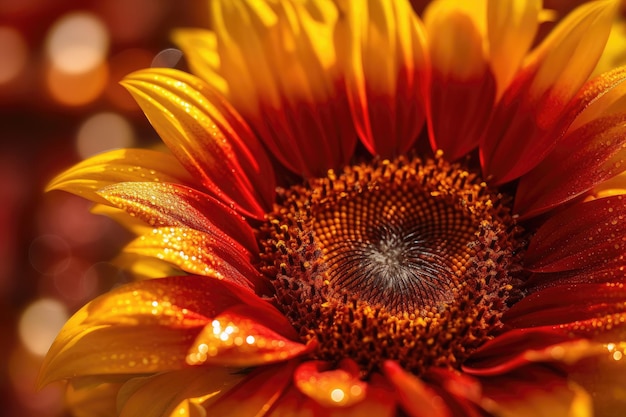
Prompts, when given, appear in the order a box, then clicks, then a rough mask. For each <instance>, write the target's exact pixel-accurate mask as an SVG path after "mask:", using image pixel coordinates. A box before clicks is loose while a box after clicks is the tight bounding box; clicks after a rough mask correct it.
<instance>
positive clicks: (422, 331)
mask: <svg viewBox="0 0 626 417" xmlns="http://www.w3.org/2000/svg"><path fill="white" fill-rule="evenodd" d="M507 203H508V199H507V198H506V197H505V196H502V195H499V194H495V193H493V192H491V191H490V190H489V189H488V187H487V186H486V185H485V184H484V183H483V182H481V181H480V180H479V178H478V176H476V175H475V174H471V173H469V172H468V171H466V170H463V169H462V168H461V167H460V166H458V165H451V164H448V163H447V162H445V161H444V160H443V159H442V158H441V156H440V155H438V156H437V157H436V159H435V160H428V161H422V160H420V159H418V158H414V159H410V160H409V159H407V158H404V157H400V158H398V159H396V160H394V161H387V160H385V161H374V162H372V163H370V164H362V165H356V166H352V167H347V168H345V169H344V171H343V172H342V173H340V174H336V173H334V172H332V171H331V172H329V173H328V176H327V177H326V178H319V179H313V180H309V182H308V183H307V184H306V185H302V186H294V187H291V188H289V189H287V190H282V191H281V192H279V203H278V204H277V205H276V207H275V209H274V211H273V212H272V213H271V214H270V215H268V221H267V222H266V223H265V225H264V226H263V227H262V228H261V233H260V238H261V242H262V245H263V248H264V252H263V253H262V254H261V259H262V266H261V269H262V270H263V271H264V272H265V273H266V274H267V275H268V276H269V277H270V279H271V280H272V282H273V284H274V287H275V290H276V294H275V298H276V302H277V304H278V305H279V307H280V308H281V309H282V311H283V312H284V313H285V315H286V316H287V317H288V318H289V319H290V320H291V322H292V323H293V324H294V326H295V327H296V328H297V329H300V334H301V337H302V338H303V341H308V340H311V339H315V340H316V341H317V342H318V346H319V347H318V349H317V351H316V352H315V353H314V355H315V356H316V357H317V358H320V359H325V360H330V361H338V360H340V359H342V358H346V357H349V358H352V359H354V360H356V361H357V363H359V365H360V366H361V368H362V370H363V372H364V374H367V373H369V372H371V371H374V370H376V369H379V368H380V365H381V363H382V361H384V360H387V359H391V360H397V361H399V362H400V363H401V364H402V365H403V366H404V367H405V368H408V369H409V370H411V371H412V372H414V373H421V372H423V371H425V370H426V369H427V368H428V367H430V366H445V367H452V368H458V367H459V366H460V365H461V364H462V362H463V360H464V359H465V357H467V355H469V353H470V352H471V351H473V350H475V349H476V348H477V347H478V346H480V345H481V344H483V343H484V342H485V341H487V340H489V339H490V338H492V337H493V335H494V334H495V333H496V332H497V331H498V330H500V328H501V324H500V317H501V315H502V313H503V312H504V310H505V309H506V308H507V300H508V299H510V298H511V296H512V295H513V292H514V289H513V288H514V281H515V279H516V277H515V273H516V272H517V271H518V270H519V268H518V267H517V265H518V264H517V257H516V255H515V253H518V252H519V250H520V249H521V246H522V244H521V240H520V239H518V238H517V236H518V235H519V229H518V228H517V227H516V226H515V223H514V221H513V219H512V217H511V216H510V214H509V209H508V204H507Z"/></svg>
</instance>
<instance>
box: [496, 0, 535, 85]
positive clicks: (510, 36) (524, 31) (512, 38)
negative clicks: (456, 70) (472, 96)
mask: <svg viewBox="0 0 626 417" xmlns="http://www.w3.org/2000/svg"><path fill="white" fill-rule="evenodd" d="M541 3H542V2H541V0H510V1H499V0H495V1H493V0H492V1H489V2H488V7H487V34H488V39H489V61H490V64H491V68H492V69H493V72H494V75H495V77H496V81H497V85H498V93H497V95H496V97H497V98H499V97H500V96H501V95H502V92H503V91H504V90H505V89H506V87H508V85H509V83H510V82H511V80H512V79H513V76H514V75H515V73H516V72H517V70H518V69H519V67H520V65H521V64H522V61H523V59H524V57H525V56H526V53H527V52H528V50H529V49H530V46H531V45H532V42H533V39H534V38H535V34H536V33H537V27H538V26H539V23H540V13H541Z"/></svg>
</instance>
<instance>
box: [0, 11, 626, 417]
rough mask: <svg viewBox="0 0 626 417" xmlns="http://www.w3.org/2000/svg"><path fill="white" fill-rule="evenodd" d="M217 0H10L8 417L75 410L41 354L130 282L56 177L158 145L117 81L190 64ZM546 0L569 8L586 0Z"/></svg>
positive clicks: (3, 234)
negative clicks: (90, 161)
mask: <svg viewBox="0 0 626 417" xmlns="http://www.w3.org/2000/svg"><path fill="white" fill-rule="evenodd" d="M208 2H209V0H186V1H184V2H173V1H167V0H105V1H96V0H81V1H76V0H54V1H49V0H0V300H1V303H0V316H1V317H2V319H1V320H0V358H1V360H0V416H26V417H28V416H38V417H48V416H65V415H66V413H65V411H64V409H63V401H62V400H63V389H62V385H61V384H59V385H52V386H48V387H46V388H44V389H43V390H41V391H39V392H35V390H34V385H35V379H36V376H37V373H38V370H39V366H40V363H41V360H42V358H43V355H45V353H46V351H47V349H48V347H49V345H50V343H51V341H52V339H53V338H54V336H55V335H56V333H57V332H58V330H59V329H60V327H61V326H62V324H63V323H64V322H65V320H66V319H67V318H68V317H69V316H70V315H71V314H72V313H73V312H74V311H76V310H77V309H78V308H79V307H81V306H82V305H83V304H85V303H86V302H87V301H89V300H90V299H92V298H93V297H94V296H96V295H98V294H100V293H102V292H104V291H106V290H108V289H110V288H111V287H112V286H113V285H114V284H115V283H118V282H121V281H124V272H123V271H120V270H118V269H117V268H116V267H115V266H114V265H113V264H111V263H109V262H108V260H110V259H112V258H113V257H114V256H115V255H116V253H117V251H118V249H119V248H120V247H121V246H122V245H123V243H124V242H126V241H127V240H128V238H129V236H127V235H126V233H125V232H124V230H123V229H121V228H120V227H119V226H117V225H116V224H114V223H113V222H112V221H109V220H108V219H107V218H104V217H100V216H94V215H91V214H90V213H89V208H90V204H89V203H88V202H86V201H83V200H82V199H79V198H77V197H74V196H72V195H69V194H65V193H61V192H52V193H48V194H46V193H44V188H45V185H46V183H47V182H48V181H49V180H50V179H51V178H52V177H53V176H54V175H55V174H57V173H59V172H60V171H62V170H63V169H65V168H67V167H69V166H70V165H72V164H74V163H76V162H78V161H79V160H81V159H84V158H86V157H88V156H91V155H93V154H96V153H99V152H101V151H104V150H107V149H111V148H119V147H137V146H146V145H151V144H154V143H156V142H157V141H158V137H157V136H156V134H155V133H154V132H153V131H152V129H151V127H150V126H149V124H148V123H147V121H146V119H145V117H144V116H143V114H142V113H141V111H140V110H139V108H138V106H137V105H136V104H135V103H134V101H133V100H132V99H131V97H130V95H129V94H128V93H127V92H126V91H125V90H124V89H123V88H122V87H120V86H119V84H118V82H119V80H120V79H121V78H122V77H123V76H124V75H125V74H128V73H129V72H131V71H134V70H136V69H140V68H145V67H149V66H165V67H179V68H184V60H183V59H181V53H180V51H178V50H176V49H175V48H174V47H173V45H172V43H171V42H170V39H169V34H170V31H171V30H172V29H173V28H175V27H182V26H194V27H206V26H207V25H208V7H207V4H208ZM424 3H425V2H424V1H420V0H415V1H414V5H415V8H416V9H417V10H421V9H422V8H423V4H424ZM545 3H546V6H547V7H553V8H556V9H560V11H561V15H562V14H563V13H564V12H565V11H566V10H568V9H571V8H572V7H574V5H575V4H576V3H580V1H569V0H567V1H565V0H552V1H546V2H545ZM624 3H626V2H624ZM549 26H550V25H547V26H546V27H544V28H542V33H545V32H546V31H547V28H548V27H549ZM625 39H626V38H625Z"/></svg>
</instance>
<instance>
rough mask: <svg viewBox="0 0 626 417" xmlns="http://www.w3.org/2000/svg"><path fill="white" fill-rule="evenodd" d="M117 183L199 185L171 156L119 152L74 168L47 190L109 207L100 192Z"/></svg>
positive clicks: (143, 152)
mask: <svg viewBox="0 0 626 417" xmlns="http://www.w3.org/2000/svg"><path fill="white" fill-rule="evenodd" d="M118 182H154V183H162V182H170V183H178V184H184V185H189V186H193V185H195V184H197V182H196V181H195V180H194V179H193V177H192V176H191V174H189V172H187V171H186V170H185V169H184V168H183V167H182V166H181V165H180V163H179V162H178V161H177V160H176V158H174V157H173V156H172V155H169V154H166V153H163V152H158V151H152V150H148V149H116V150H112V151H108V152H104V153H102V154H99V155H95V156H92V157H90V158H88V159H86V160H84V161H82V162H80V163H78V164H76V165H74V166H73V167H72V168H70V169H68V170H67V171H65V172H63V173H61V174H59V175H58V176H56V177H55V178H54V179H52V181H50V183H49V184H48V186H47V187H46V191H51V190H62V191H67V192H70V193H73V194H76V195H78V196H80V197H83V198H86V199H88V200H91V201H95V202H99V203H105V204H106V200H105V199H103V198H102V197H100V196H99V195H98V194H97V191H98V190H100V189H101V188H103V187H105V186H107V185H110V184H115V183H118Z"/></svg>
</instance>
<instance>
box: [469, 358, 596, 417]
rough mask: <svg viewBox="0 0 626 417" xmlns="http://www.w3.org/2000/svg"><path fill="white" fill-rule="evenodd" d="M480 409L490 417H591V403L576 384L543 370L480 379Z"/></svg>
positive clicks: (533, 369) (529, 369)
mask: <svg viewBox="0 0 626 417" xmlns="http://www.w3.org/2000/svg"><path fill="white" fill-rule="evenodd" d="M481 382H482V384H483V398H482V400H481V405H482V406H483V408H484V409H485V410H486V411H487V412H488V413H489V415H497V416H515V417H572V416H576V417H591V416H593V400H592V398H591V396H590V395H589V394H588V393H587V392H586V391H585V390H584V389H583V388H582V387H580V386H579V385H578V384H576V383H574V382H572V381H571V380H570V379H568V378H566V377H564V376H563V375H562V373H560V372H558V371H555V370H552V369H549V368H546V367H544V366H538V365H535V366H527V367H524V368H523V369H519V370H516V371H515V372H512V373H510V374H507V375H501V376H498V377H497V378H481Z"/></svg>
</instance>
